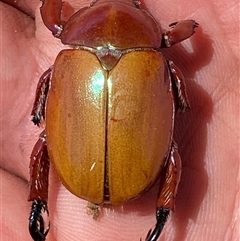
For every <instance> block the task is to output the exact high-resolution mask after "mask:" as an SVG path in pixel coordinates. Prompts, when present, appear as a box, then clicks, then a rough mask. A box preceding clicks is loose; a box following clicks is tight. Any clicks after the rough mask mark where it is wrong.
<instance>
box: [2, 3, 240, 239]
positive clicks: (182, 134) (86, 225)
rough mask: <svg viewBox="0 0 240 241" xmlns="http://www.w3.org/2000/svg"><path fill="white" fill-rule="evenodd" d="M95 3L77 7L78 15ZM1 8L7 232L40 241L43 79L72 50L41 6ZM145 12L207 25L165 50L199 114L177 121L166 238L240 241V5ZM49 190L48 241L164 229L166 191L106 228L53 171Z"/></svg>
mask: <svg viewBox="0 0 240 241" xmlns="http://www.w3.org/2000/svg"><path fill="white" fill-rule="evenodd" d="M10 2H11V1H10ZM89 2H90V1H76V0H75V1H70V3H71V4H72V5H73V6H74V9H79V8H81V7H83V6H86V5H87V4H88V3H89ZM0 4H1V5H0V6H1V7H0V11H1V16H2V19H1V29H0V31H1V35H0V41H1V45H0V46H1V54H0V58H1V69H0V71H1V72H0V75H1V88H0V93H1V113H0V117H1V125H0V128H1V152H0V153H1V183H2V185H1V195H0V198H1V209H2V210H1V211H2V218H1V225H0V233H2V240H3V241H4V240H15V241H18V240H26V241H28V240H29V241H30V240H31V238H30V235H29V233H28V228H27V227H28V215H29V210H30V203H28V202H27V197H28V180H29V170H28V165H29V156H30V153H31V150H32V148H33V146H34V144H35V142H36V140H37V139H38V134H39V133H40V131H41V130H40V129H38V128H37V127H36V126H34V125H33V124H32V123H31V121H30V120H31V117H30V112H31V108H32V103H33V100H34V95H35V88H36V85H37V81H38V78H39V77H40V75H41V74H42V73H43V71H44V70H46V69H47V68H48V67H49V66H50V65H52V64H53V62H54V59H55V57H56V55H57V53H58V52H59V51H60V49H62V48H65V47H64V46H62V45H61V43H60V41H59V40H58V39H54V38H53V36H52V35H51V33H50V32H49V31H48V30H47V29H46V27H45V26H44V25H43V23H42V21H41V18H40V15H39V3H38V1H34V2H31V1H30V0H29V1H27V0H26V1H20V2H18V4H19V7H18V8H19V9H21V10H19V9H15V8H12V7H11V6H9V5H8V4H6V3H2V2H1V3H0ZM144 4H145V6H146V7H147V9H148V10H149V12H151V13H152V15H153V16H154V17H155V18H156V19H157V21H158V22H159V23H161V25H162V27H163V28H164V29H167V28H168V27H167V26H168V24H169V23H172V22H174V21H177V20H182V19H189V18H192V19H195V20H196V21H197V22H198V23H199V24H200V27H199V28H198V29H197V31H196V34H195V35H194V36H193V37H191V39H189V40H187V41H186V42H185V43H183V45H181V44H179V45H178V46H174V47H172V48H171V49H168V50H164V54H165V55H166V57H167V58H169V59H171V60H173V61H174V62H175V63H176V64H177V65H178V66H179V67H180V69H181V70H182V71H183V73H184V75H185V77H186V84H187V90H188V95H189V100H190V103H191V110H189V111H187V112H185V113H180V114H179V115H178V116H177V118H176V128H175V140H176V142H177V143H178V145H179V152H180V154H181V157H182V161H183V170H182V180H181V183H180V185H179V190H178V195H177V199H176V212H175V213H171V217H170V218H169V220H168V222H167V224H166V226H165V229H164V231H163V234H162V236H161V238H160V240H162V241H163V240H164V241H168V240H169V241H170V240H171V241H172V240H174V241H185V240H186V241H188V240H191V241H194V240H197V241H201V240H208V241H212V240H224V241H225V240H226V241H234V240H237V238H239V216H238V213H239V203H238V202H239V190H238V186H239V160H240V156H239V102H238V100H239V49H238V43H239V39H238V35H239V33H238V31H237V30H236V29H237V27H236V23H238V11H237V8H238V6H237V4H238V1H237V0H231V1H230V2H229V1H228V2H226V1H221V2H219V1H217V0H215V1H201V2H189V1H185V0H181V1H177V3H176V2H175V1H172V0H168V1H153V0H146V1H145V2H144ZM238 9H239V8H238ZM26 12H27V13H28V15H27V14H25V13H26ZM34 18H35V19H34ZM49 189H50V190H49V210H50V219H51V231H50V233H49V235H48V237H47V241H53V240H57V241H61V240H71V241H74V240H83V241H84V240H93V241H95V240H97V241H108V240H115V241H120V240H124V241H128V240H129V241H130V240H131V241H132V240H139V239H140V237H143V238H144V237H145V235H146V234H147V232H148V230H149V228H151V227H153V226H154V224H155V206H154V205H155V200H156V193H157V185H155V186H154V187H153V188H152V189H151V190H150V191H149V192H148V193H146V194H145V195H143V196H142V197H140V198H138V199H136V200H134V201H132V202H129V203H127V204H125V205H123V206H122V207H116V208H114V209H113V210H111V209H105V210H104V211H103V213H102V215H101V216H100V218H99V219H98V220H97V221H95V220H92V218H91V217H90V216H88V215H87V214H86V201H84V200H80V199H78V198H76V197H75V196H73V195H72V194H71V193H69V192H68V191H67V190H66V189H65V188H64V187H63V186H62V185H61V184H60V182H59V180H58V178H57V176H56V174H55V172H54V170H51V172H50V188H49Z"/></svg>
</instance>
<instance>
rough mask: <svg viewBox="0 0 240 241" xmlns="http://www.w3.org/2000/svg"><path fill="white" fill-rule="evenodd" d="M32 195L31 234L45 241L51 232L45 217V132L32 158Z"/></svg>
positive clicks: (29, 199)
mask: <svg viewBox="0 0 240 241" xmlns="http://www.w3.org/2000/svg"><path fill="white" fill-rule="evenodd" d="M30 160H31V161H30V194H29V198H28V201H33V202H32V208H31V212H30V216H29V232H30V234H31V236H32V238H33V240H34V241H43V240H45V237H46V235H47V233H48V231H49V224H48V226H47V227H45V220H44V215H45V214H47V216H48V207H47V199H48V174H49V157H48V151H47V145H46V136H45V132H42V133H41V134H40V136H39V140H38V141H37V143H36V144H35V146H34V148H33V151H32V154H31V158H30Z"/></svg>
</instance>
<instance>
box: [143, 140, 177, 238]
mask: <svg viewBox="0 0 240 241" xmlns="http://www.w3.org/2000/svg"><path fill="white" fill-rule="evenodd" d="M180 176H181V158H180V156H179V154H178V150H177V145H176V144H175V143H174V142H173V144H172V148H171V152H170V155H169V157H168V160H167V163H166V167H165V170H164V172H163V175H162V176H161V182H160V189H159V190H160V192H159V196H158V200H157V209H156V219H157V223H156V226H155V228H154V229H153V230H150V231H149V232H148V235H147V237H146V241H156V240H157V239H158V237H159V236H160V234H161V232H162V229H163V227H164V224H165V223H166V221H167V218H168V215H169V212H170V210H172V211H174V209H175V195H176V192H177V188H178V183H179V181H180Z"/></svg>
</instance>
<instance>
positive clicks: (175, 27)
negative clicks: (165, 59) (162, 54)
mask: <svg viewBox="0 0 240 241" xmlns="http://www.w3.org/2000/svg"><path fill="white" fill-rule="evenodd" d="M198 25H199V24H198V23H197V22H195V21H194V20H183V21H180V22H174V23H171V24H170V25H169V27H171V28H172V29H171V30H170V31H167V32H165V33H163V38H162V43H161V48H169V47H171V46H173V45H174V44H177V43H180V42H182V41H183V40H185V39H187V38H189V37H191V36H192V35H193V34H194V33H195V28H196V27H198Z"/></svg>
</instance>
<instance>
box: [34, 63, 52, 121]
mask: <svg viewBox="0 0 240 241" xmlns="http://www.w3.org/2000/svg"><path fill="white" fill-rule="evenodd" d="M51 74H52V67H50V68H49V69H48V70H47V71H45V72H44V73H43V74H42V76H41V77H40V79H39V82H38V86H37V90H36V97H35V100H34V104H33V109H32V112H31V115H32V116H33V118H32V121H33V123H34V124H35V125H39V124H40V121H41V119H42V118H43V119H45V104H46V98H47V93H48V90H49V84H50V79H51Z"/></svg>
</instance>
